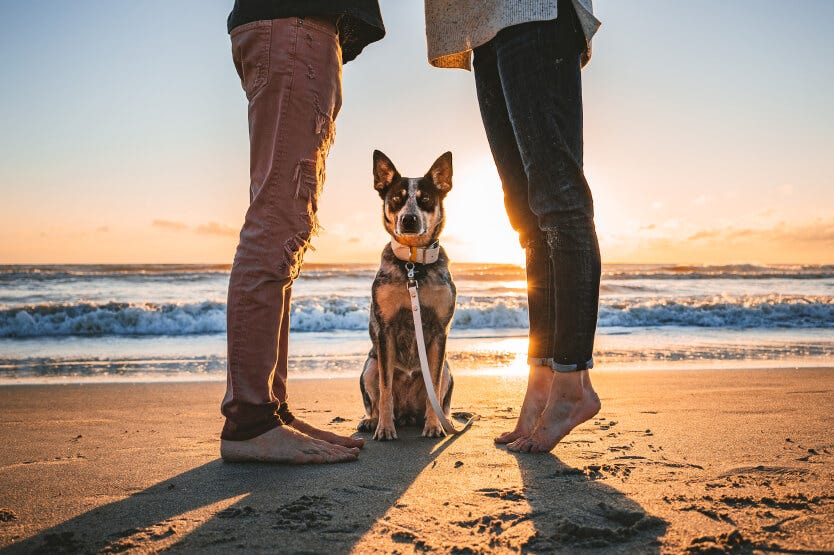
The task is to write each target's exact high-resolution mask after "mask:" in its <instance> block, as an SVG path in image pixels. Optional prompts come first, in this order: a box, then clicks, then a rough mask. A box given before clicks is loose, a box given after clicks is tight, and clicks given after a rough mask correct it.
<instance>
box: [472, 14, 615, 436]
mask: <svg viewBox="0 0 834 555" xmlns="http://www.w3.org/2000/svg"><path fill="white" fill-rule="evenodd" d="M584 49H585V39H584V36H583V35H582V31H581V28H580V26H579V23H578V21H577V19H576V13H575V12H574V10H573V7H572V6H571V4H570V2H563V1H560V2H559V16H558V17H557V19H555V20H549V21H533V22H529V23H522V24H520V25H514V26H511V27H507V28H505V29H502V30H501V31H500V32H498V34H497V35H496V36H495V37H494V38H493V39H492V40H490V41H489V42H487V43H486V44H483V45H481V46H479V47H477V48H475V49H474V62H473V68H474V72H475V83H476V87H477V92H478V102H479V104H480V109H481V116H482V119H483V122H484V128H485V129H486V134H487V138H488V140H489V145H490V149H491V150H492V155H493V157H494V159H495V164H496V166H497V168H498V174H499V176H500V178H501V182H502V185H503V189H504V203H505V205H506V209H507V214H508V215H509V218H510V223H511V225H512V226H513V228H514V229H515V230H516V231H517V232H518V233H519V238H520V241H521V244H522V247H523V248H524V249H525V250H526V260H527V268H526V271H527V295H528V305H529V316H530V345H529V351H528V357H529V360H528V364H529V365H530V379H529V381H528V384H527V393H526V395H525V398H524V403H523V405H522V409H521V413H520V415H519V418H518V422H517V424H516V427H515V429H514V430H513V431H511V432H507V433H504V434H502V435H501V436H499V437H497V438H495V441H496V442H497V443H506V444H508V448H509V449H510V450H512V451H525V452H546V451H550V450H551V449H553V448H554V447H555V446H556V444H557V443H558V442H559V441H560V440H561V439H562V438H563V437H565V436H566V435H567V434H568V433H569V432H570V431H571V430H572V429H573V428H574V427H576V426H577V425H579V424H581V423H582V422H585V421H586V420H588V419H590V418H592V417H593V416H594V415H596V414H597V413H598V412H599V409H600V401H599V397H598V396H597V394H596V392H595V391H594V389H593V386H592V385H591V379H590V375H589V373H588V370H589V369H590V368H592V367H593V357H592V353H593V345H594V333H595V331H596V324H597V312H598V305H599V280H600V271H601V263H600V253H599V244H598V242H597V236H596V231H595V228H594V207H593V199H592V197H591V190H590V188H589V187H588V183H587V181H586V180H585V175H584V172H583V168H582V80H581V74H580V69H581V59H580V58H581V54H582V52H583V51H584Z"/></svg>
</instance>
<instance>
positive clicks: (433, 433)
mask: <svg viewBox="0 0 834 555" xmlns="http://www.w3.org/2000/svg"><path fill="white" fill-rule="evenodd" d="M445 435H446V431H445V430H444V429H443V428H442V427H440V426H437V427H431V428H426V429H425V430H423V437H444V436H445Z"/></svg>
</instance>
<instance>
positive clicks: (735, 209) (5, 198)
mask: <svg viewBox="0 0 834 555" xmlns="http://www.w3.org/2000/svg"><path fill="white" fill-rule="evenodd" d="M230 5H231V2H230V1H226V0H223V1H220V0H211V1H209V0H189V1H185V0H175V1H171V0H167V1H161V0H156V1H150V0H146V1H141V2H109V1H104V0H95V1H94V0H78V1H74V2H58V1H40V0H30V1H27V2H3V3H0V21H3V22H4V33H3V34H2V35H0V52H2V54H3V56H2V57H1V58H0V75H2V86H0V129H2V132H0V238H2V240H0V263H13V262H177V261H181V262H197V261H211V262H223V261H230V260H231V256H232V253H233V250H234V245H235V241H236V230H237V228H238V226H239V225H240V223H241V221H242V217H243V211H244V209H245V205H246V202H247V198H248V197H247V184H248V178H247V163H248V151H247V148H248V147H247V142H246V141H247V135H246V119H245V118H246V105H245V98H244V96H243V94H242V92H241V90H240V85H239V82H238V80H237V76H236V74H235V72H234V68H233V66H232V63H231V59H230V52H229V41H228V36H227V34H226V29H225V18H226V15H227V13H228V10H229V8H230ZM595 8H596V12H597V16H598V17H599V19H601V20H602V22H603V26H602V28H601V29H600V32H599V34H598V35H597V37H596V38H595V40H594V57H593V60H592V61H591V64H590V65H589V66H588V68H587V69H586V70H585V71H584V87H585V122H586V136H585V148H586V170H587V174H588V178H589V181H590V183H591V186H592V189H593V190H594V193H595V197H596V205H597V211H598V212H597V225H598V228H599V230H600V236H601V240H602V244H603V253H604V257H605V259H606V260H608V261H646V262H649V261H669V262H727V261H751V262H755V261H762V262H774V261H783V262H790V261H796V262H829V263H830V262H834V254H832V253H834V162H832V159H834V156H832V153H834V108H832V101H831V99H832V98H834V70H832V68H833V67H834V63H832V59H834V33H832V32H831V30H830V24H831V22H832V21H834V2H830V1H826V0H818V1H811V0H798V1H796V2H784V1H783V2H776V1H765V0H756V1H753V0H748V1H733V2H726V1H717V0H713V1H707V0H704V1H699V2H682V1H661V0H653V1H649V0H629V1H628V2H624V1H621V0H598V1H597V2H595ZM382 11H383V17H384V19H385V23H386V26H387V28H388V35H387V36H386V38H385V39H383V40H382V41H381V42H379V43H376V44H374V45H371V46H370V47H368V48H367V50H366V52H365V53H364V54H363V55H362V56H360V57H359V59H357V60H356V61H354V62H351V63H349V64H348V65H347V66H346V67H345V70H344V106H343V109H342V113H341V114H340V116H339V118H338V120H337V138H336V143H335V145H334V147H333V149H332V151H331V157H330V160H329V161H328V182H327V185H326V187H325V192H324V196H323V198H322V202H321V206H322V209H321V214H320V216H321V220H322V223H323V225H324V226H325V229H326V231H325V233H324V234H323V235H322V236H321V237H320V238H319V239H318V240H317V241H316V242H315V243H314V244H316V245H317V247H318V252H316V253H313V254H312V255H311V256H310V257H308V259H309V260H312V261H319V262H322V261H329V260H345V259H350V260H360V261H369V260H374V259H375V258H376V257H377V256H378V252H379V250H380V248H381V246H382V244H383V243H384V241H385V235H384V233H383V232H382V230H381V226H380V225H379V206H378V198H377V197H376V194H375V193H374V192H373V190H372V188H371V180H370V157H371V151H372V150H373V149H374V148H380V149H381V150H383V151H384V152H386V154H388V155H389V156H390V157H391V158H392V160H393V161H394V162H395V164H397V166H398V167H399V168H400V170H401V171H402V172H403V173H404V174H418V173H423V172H424V171H425V169H426V168H427V167H428V165H429V164H431V162H432V161H433V160H434V159H435V158H436V157H437V156H438V155H439V154H440V153H442V152H444V151H445V150H452V151H453V152H454V155H455V169H456V181H455V188H454V190H453V192H452V193H451V194H450V196H449V200H448V203H449V219H450V221H449V225H448V227H447V236H446V238H445V239H446V243H447V245H448V248H449V250H450V251H451V252H452V254H453V256H454V257H455V258H457V259H460V260H490V259H495V260H510V261H518V260H521V255H520V251H518V249H517V247H515V245H514V242H513V236H512V234H511V232H510V231H509V227H508V225H507V224H506V219H505V218H504V216H503V213H502V210H503V207H502V204H501V193H500V186H499V184H498V179H497V176H496V174H495V170H494V168H493V166H492V161H491V156H490V153H489V150H488V147H487V145H486V140H485V137H484V134H483V129H482V127H481V124H480V117H479V114H478V108H477V101H476V99H475V94H474V84H473V80H472V75H471V74H469V73H467V72H464V71H460V70H438V69H433V68H430V67H429V66H428V64H427V63H426V56H425V33H424V20H423V15H422V2H419V1H417V0H387V1H384V2H382ZM473 206H477V208H478V209H477V210H473ZM476 212H477V213H479V214H481V215H482V217H481V218H480V219H479V218H473V217H472V214H473V213H476ZM161 221H164V222H169V223H171V222H176V223H178V224H182V225H179V226H176V225H167V226H166V225H164V224H160V222H161ZM154 222H156V224H155V223H154ZM177 227H179V229H176V228H177Z"/></svg>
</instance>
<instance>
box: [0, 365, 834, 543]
mask: <svg viewBox="0 0 834 555" xmlns="http://www.w3.org/2000/svg"><path fill="white" fill-rule="evenodd" d="M593 376H594V383H595V386H596V388H597V390H598V392H599V394H600V397H601V398H602V401H603V408H602V412H601V413H600V414H599V417H598V418H596V419H594V420H592V421H590V422H588V423H586V424H584V425H582V426H581V427H579V428H577V429H576V430H575V431H574V433H573V434H572V435H571V436H569V437H568V438H567V439H566V440H565V441H564V442H563V443H562V444H561V445H560V446H558V447H557V448H556V449H555V450H554V451H553V453H552V454H545V455H515V454H512V453H509V452H507V451H506V450H505V449H503V448H498V447H495V446H494V445H493V443H492V437H493V436H495V435H497V434H498V433H499V432H500V431H503V430H506V429H509V428H510V427H511V426H512V424H513V422H514V419H515V416H516V415H517V410H518V406H519V403H520V401H521V398H522V395H523V386H524V383H525V382H524V380H523V379H518V378H500V377H480V378H479V377H472V376H461V377H459V378H458V379H456V388H455V394H454V397H453V400H452V406H453V409H454V410H459V411H470V412H474V413H477V414H478V415H480V417H481V419H480V420H479V421H478V422H476V423H475V424H474V425H473V427H472V428H471V429H470V430H469V431H467V432H466V433H464V434H463V435H460V436H456V437H451V438H444V439H442V440H427V439H422V438H420V437H419V434H420V430H419V429H417V428H406V429H401V430H400V440H398V441H395V442H390V443H376V442H373V441H372V440H370V438H369V436H367V435H365V436H364V437H366V439H367V440H368V443H367V444H366V447H365V448H364V449H363V452H362V454H361V456H360V460H359V461H358V462H355V463H349V464H342V465H332V466H318V467H289V466H270V465H263V464H256V465H251V464H250V465H235V464H224V463H223V462H221V461H220V460H219V459H218V449H219V439H218V431H219V429H220V426H221V424H222V419H221V417H220V415H219V413H218V405H219V400H220V398H221V396H222V391H223V384H220V383H179V384H162V383H155V384H134V385H131V384H89V385H41V386H6V387H0V441H2V445H3V449H2V450H0V484H2V485H1V486H0V547H3V548H8V549H10V551H11V552H21V553H22V552H26V553H29V552H37V551H41V552H45V553H56V552H97V551H103V552H152V551H157V550H162V549H170V550H171V551H174V552H200V553H202V552H228V551H242V552H259V551H272V552H304V553H347V552H356V553H372V552H385V553H392V552H401V553H411V552H423V551H438V552H446V553H481V552H519V551H521V552H533V553H551V552H563V553H575V552H578V551H585V550H587V551H591V550H593V551H594V552H602V553H635V552H636V553H641V552H642V553H652V552H673V553H677V552H686V553H719V552H728V551H730V552H738V553H750V552H757V551H763V552H766V551H773V552H782V553H818V552H821V551H828V552H831V550H834V433H832V423H833V422H834V419H832V413H833V412H834V409H832V407H834V370H832V369H817V370H811V369H803V370H785V369H780V370H700V371H698V370H691V371H636V370H635V371H609V372H606V371H604V370H603V371H594V374H593ZM290 392H291V404H292V406H293V408H294V409H295V412H296V413H297V414H298V415H299V416H300V417H302V418H305V419H307V420H308V421H310V422H311V423H314V424H317V425H324V426H329V427H331V428H332V429H334V430H336V431H341V432H344V433H352V431H353V430H354V429H355V426H356V424H357V422H358V420H359V418H360V417H361V415H362V408H361V401H360V397H359V391H358V384H357V380H354V379H350V380H345V379H333V380H298V381H293V382H292V383H291V385H290Z"/></svg>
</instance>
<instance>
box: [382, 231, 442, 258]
mask: <svg viewBox="0 0 834 555" xmlns="http://www.w3.org/2000/svg"><path fill="white" fill-rule="evenodd" d="M391 250H393V251H394V256H396V257H397V258H399V259H400V260H405V261H406V262H416V263H417V264H434V263H435V262H437V257H438V256H440V243H438V242H437V241H435V242H434V243H432V244H431V245H430V246H428V247H409V246H408V245H403V244H402V243H399V242H397V240H396V239H394V238H393V237H391Z"/></svg>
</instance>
